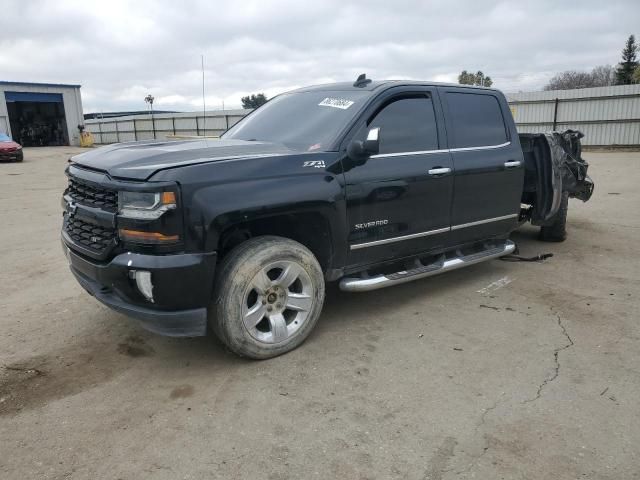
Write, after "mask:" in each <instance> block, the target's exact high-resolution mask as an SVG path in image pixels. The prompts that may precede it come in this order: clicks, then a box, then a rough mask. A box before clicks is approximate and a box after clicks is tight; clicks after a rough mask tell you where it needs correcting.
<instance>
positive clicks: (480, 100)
mask: <svg viewBox="0 0 640 480" xmlns="http://www.w3.org/2000/svg"><path fill="white" fill-rule="evenodd" d="M447 105H448V106H449V116H450V120H451V125H452V126H453V135H452V137H453V138H452V144H453V145H452V148H464V147H485V146H490V145H500V144H503V143H505V142H506V141H507V129H506V128H505V125H504V119H503V117H502V112H501V110H500V104H499V103H498V99H497V98H496V97H494V96H493V95H480V94H475V93H452V92H449V93H447Z"/></svg>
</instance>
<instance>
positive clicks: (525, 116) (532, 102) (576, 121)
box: [507, 85, 640, 147]
mask: <svg viewBox="0 0 640 480" xmlns="http://www.w3.org/2000/svg"><path fill="white" fill-rule="evenodd" d="M507 99H508V100H509V105H510V106H511V111H512V113H513V117H514V119H515V121H516V125H517V127H518V131H519V132H522V133H533V132H543V131H548V130H566V129H568V128H570V129H572V130H580V131H581V132H582V133H584V135H585V138H584V139H583V140H582V143H583V145H589V146H607V147H615V146H640V85H618V86H614V87H597V88H581V89H577V90H552V91H547V92H524V93H512V94H507Z"/></svg>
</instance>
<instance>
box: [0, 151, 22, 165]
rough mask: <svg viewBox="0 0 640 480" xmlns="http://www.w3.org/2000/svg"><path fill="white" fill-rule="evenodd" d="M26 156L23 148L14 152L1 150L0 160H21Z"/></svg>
mask: <svg viewBox="0 0 640 480" xmlns="http://www.w3.org/2000/svg"><path fill="white" fill-rule="evenodd" d="M23 158H24V154H23V153H22V150H15V151H13V152H0V162H21V161H22V159H23Z"/></svg>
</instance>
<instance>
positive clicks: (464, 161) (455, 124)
mask: <svg viewBox="0 0 640 480" xmlns="http://www.w3.org/2000/svg"><path fill="white" fill-rule="evenodd" d="M441 98H442V100H443V107H444V110H445V116H446V124H447V133H448V139H449V148H450V152H451V157H452V159H453V165H454V167H455V176H454V192H455V194H454V196H453V201H452V204H451V243H452V244H461V243H466V242H470V241H475V240H479V239H483V238H489V237H492V236H501V235H504V234H507V233H508V232H510V231H511V230H512V229H513V228H514V226H515V225H516V224H517V220H518V214H519V211H520V200H521V196H522V188H523V182H524V158H523V155H522V149H521V148H520V142H519V140H518V137H517V134H516V132H515V125H513V121H512V120H511V117H510V116H508V112H509V110H508V105H507V102H506V100H505V99H504V96H503V95H501V94H500V93H499V92H496V91H492V90H481V89H470V88H455V87H448V88H442V89H441Z"/></svg>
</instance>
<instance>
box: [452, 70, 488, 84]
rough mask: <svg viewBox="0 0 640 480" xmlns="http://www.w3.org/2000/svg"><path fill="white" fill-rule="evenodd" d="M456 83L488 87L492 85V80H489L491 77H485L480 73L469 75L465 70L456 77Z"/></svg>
mask: <svg viewBox="0 0 640 480" xmlns="http://www.w3.org/2000/svg"><path fill="white" fill-rule="evenodd" d="M458 83H459V84H461V85H478V86H480V87H490V86H491V85H493V80H491V77H489V76H485V74H484V73H482V72H481V71H478V73H469V72H467V71H466V70H463V71H462V72H461V73H460V75H458Z"/></svg>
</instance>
